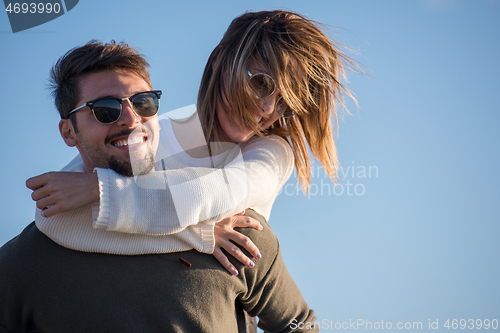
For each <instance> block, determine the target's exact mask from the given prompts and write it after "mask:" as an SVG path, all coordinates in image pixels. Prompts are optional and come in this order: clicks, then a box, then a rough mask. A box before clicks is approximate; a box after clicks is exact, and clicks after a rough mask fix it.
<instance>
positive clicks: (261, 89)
mask: <svg viewBox="0 0 500 333" xmlns="http://www.w3.org/2000/svg"><path fill="white" fill-rule="evenodd" d="M248 86H249V87H250V89H251V91H252V92H253V95H254V96H255V98H257V99H260V100H264V99H266V98H269V97H271V96H272V95H273V94H274V92H275V91H276V89H277V88H276V82H275V81H274V79H273V77H272V76H271V75H269V74H266V73H256V74H252V73H250V71H248ZM274 112H276V114H277V115H278V116H280V117H283V118H289V117H293V115H294V112H293V110H292V109H290V108H289V107H288V105H287V104H286V103H285V101H284V100H283V97H282V96H279V98H278V100H277V101H276V104H275V106H274Z"/></svg>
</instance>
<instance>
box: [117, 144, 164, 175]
mask: <svg viewBox="0 0 500 333" xmlns="http://www.w3.org/2000/svg"><path fill="white" fill-rule="evenodd" d="M132 159H134V163H133V164H134V165H133V167H132V163H131V162H125V161H122V160H120V159H118V158H117V157H116V156H111V157H110V158H109V160H108V165H109V168H110V169H111V170H113V171H115V172H116V173H119V174H120V175H122V176H126V177H133V176H136V177H137V176H141V175H144V174H146V173H148V172H150V171H151V170H153V169H154V166H155V156H154V154H153V153H152V152H151V149H149V148H148V154H147V156H146V157H143V158H141V159H139V158H134V157H133V156H130V160H132Z"/></svg>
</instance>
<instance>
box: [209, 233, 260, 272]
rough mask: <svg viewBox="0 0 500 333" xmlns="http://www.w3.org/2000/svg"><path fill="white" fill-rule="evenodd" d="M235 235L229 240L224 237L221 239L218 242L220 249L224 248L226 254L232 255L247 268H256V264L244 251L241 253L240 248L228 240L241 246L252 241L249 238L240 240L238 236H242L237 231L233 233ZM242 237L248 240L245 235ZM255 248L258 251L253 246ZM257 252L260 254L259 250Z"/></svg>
mask: <svg viewBox="0 0 500 333" xmlns="http://www.w3.org/2000/svg"><path fill="white" fill-rule="evenodd" d="M233 233H234V234H235V235H231V236H230V237H228V238H222V237H221V238H219V239H218V241H217V245H218V246H219V247H220V248H223V249H224V250H226V252H227V253H228V254H230V255H232V256H233V257H234V258H235V259H236V260H238V261H239V262H241V263H242V264H243V265H245V266H247V267H250V268H252V267H254V266H255V263H254V262H253V261H252V260H251V259H250V258H249V257H247V256H246V254H245V253H243V251H241V249H240V248H239V247H238V246H236V245H235V244H234V243H233V242H231V241H230V240H228V239H232V240H234V241H235V242H236V243H238V244H240V242H241V243H246V242H247V241H250V239H248V238H247V240H244V239H241V238H238V236H237V234H239V235H241V234H240V233H239V232H237V231H233ZM241 236H242V237H244V238H246V237H245V236H243V235H241ZM250 242H251V241H250ZM240 245H241V244H240ZM252 245H253V243H252ZM242 246H243V245H242ZM253 246H254V248H255V249H257V247H256V246H255V245H253ZM256 251H257V253H258V251H259V250H258V249H257V250H256ZM258 255H259V257H260V254H258Z"/></svg>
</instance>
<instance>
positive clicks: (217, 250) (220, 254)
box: [213, 246, 238, 275]
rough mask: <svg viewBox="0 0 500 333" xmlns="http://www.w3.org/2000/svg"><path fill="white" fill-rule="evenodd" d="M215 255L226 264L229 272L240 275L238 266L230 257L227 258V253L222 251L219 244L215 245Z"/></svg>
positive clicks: (223, 264) (222, 263)
mask: <svg viewBox="0 0 500 333" xmlns="http://www.w3.org/2000/svg"><path fill="white" fill-rule="evenodd" d="M213 256H214V257H215V259H217V260H218V261H219V262H220V263H221V265H222V266H224V268H225V269H227V271H228V272H229V273H231V274H233V275H238V270H237V269H236V267H234V266H233V264H231V262H230V261H229V259H227V257H226V255H225V254H224V253H223V252H222V251H221V249H220V248H219V247H218V246H216V247H215V250H214V253H213Z"/></svg>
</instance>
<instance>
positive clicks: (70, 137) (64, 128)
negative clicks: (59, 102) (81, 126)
mask: <svg viewBox="0 0 500 333" xmlns="http://www.w3.org/2000/svg"><path fill="white" fill-rule="evenodd" d="M59 132H60V133H61V136H62V138H63V140H64V142H66V144H67V145H68V146H70V147H74V146H76V144H77V143H78V140H77V138H76V134H75V129H74V128H73V124H72V123H71V120H69V119H61V121H60V122H59Z"/></svg>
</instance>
